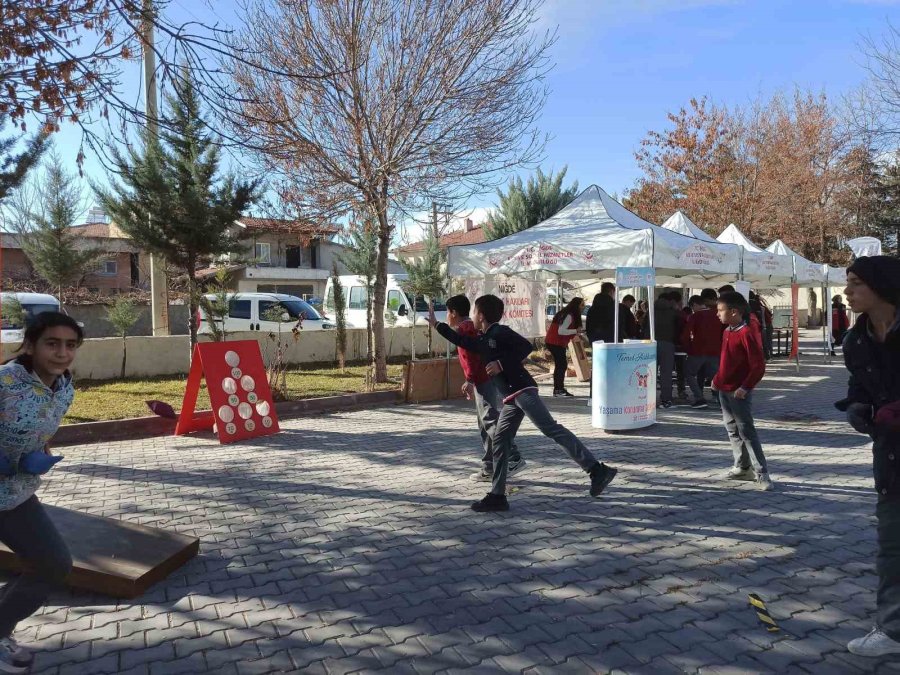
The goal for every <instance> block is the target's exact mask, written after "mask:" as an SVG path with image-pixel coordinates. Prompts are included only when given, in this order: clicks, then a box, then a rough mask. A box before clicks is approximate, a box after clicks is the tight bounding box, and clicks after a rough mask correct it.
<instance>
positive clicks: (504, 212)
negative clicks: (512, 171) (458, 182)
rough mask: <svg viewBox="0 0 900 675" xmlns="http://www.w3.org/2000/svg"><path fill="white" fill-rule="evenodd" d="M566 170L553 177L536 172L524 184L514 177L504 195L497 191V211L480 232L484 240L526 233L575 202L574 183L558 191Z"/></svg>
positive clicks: (576, 183) (564, 168)
mask: <svg viewBox="0 0 900 675" xmlns="http://www.w3.org/2000/svg"><path fill="white" fill-rule="evenodd" d="M566 170H567V169H566V167H563V169H562V171H560V172H559V173H557V174H556V175H553V174H552V173H551V174H545V173H544V172H543V171H541V170H540V169H538V170H537V172H536V174H535V175H534V176H532V177H530V178H529V179H528V183H527V184H525V183H523V182H522V179H521V178H519V177H516V178H514V179H513V180H511V181H510V182H509V186H508V188H507V190H506V194H504V193H503V192H501V191H500V190H498V191H497V196H498V197H499V198H500V207H499V208H498V209H497V210H496V211H492V212H491V215H490V218H489V222H488V223H487V225H485V228H484V230H485V231H484V234H485V237H486V238H487V239H488V240H489V241H490V240H492V239H500V238H501V237H506V236H508V235H510V234H514V233H516V232H521V231H522V230H527V229H528V228H529V227H534V226H535V225H537V224H538V223H540V222H542V221H544V220H547V218H550V217H551V216H553V215H554V214H555V213H556V212H557V211H559V210H560V209H561V208H563V207H564V206H566V205H567V204H568V203H569V202H571V201H572V200H573V199H575V195H577V194H578V182H577V181H576V182H575V183H574V184H573V185H571V186H569V187H568V188H566V189H565V190H563V188H562V182H563V179H564V178H565V177H566Z"/></svg>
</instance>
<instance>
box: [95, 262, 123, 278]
mask: <svg viewBox="0 0 900 675" xmlns="http://www.w3.org/2000/svg"><path fill="white" fill-rule="evenodd" d="M118 273H119V263H118V262H117V261H115V260H104V261H103V262H101V263H100V270H99V271H98V272H97V274H99V275H101V276H104V277H114V276H116V275H117V274H118Z"/></svg>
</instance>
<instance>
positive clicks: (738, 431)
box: [712, 292, 773, 490]
mask: <svg viewBox="0 0 900 675" xmlns="http://www.w3.org/2000/svg"><path fill="white" fill-rule="evenodd" d="M716 308H717V313H718V316H719V321H721V322H722V323H723V324H725V326H726V328H725V333H724V334H723V335H722V355H721V357H720V359H719V372H718V373H716V376H715V377H714V378H713V383H712V388H713V391H717V392H719V402H720V403H721V404H722V419H723V421H724V422H725V429H726V430H727V431H728V437H729V439H731V448H732V450H733V452H734V466H733V467H732V468H731V470H730V471H729V472H728V478H729V479H731V480H753V479H754V477H755V478H756V483H757V485H759V487H760V488H762V489H763V490H771V489H772V488H773V485H772V481H771V479H770V478H769V470H768V466H767V464H766V456H765V455H764V454H763V449H762V445H760V442H759V436H758V435H757V433H756V426H755V425H754V424H753V411H752V401H753V388H754V387H755V386H756V385H757V384H759V381H760V380H761V379H762V376H763V375H764V374H765V372H766V361H765V359H764V358H763V349H762V342H761V340H760V336H759V334H758V333H757V331H755V330H753V329H752V328H751V327H750V325H749V323H748V318H747V317H748V314H749V311H750V308H749V306H748V305H747V301H746V300H745V299H744V296H743V295H741V294H740V293H734V292H731V293H723V294H722V295H720V296H719V301H718V303H717V305H716Z"/></svg>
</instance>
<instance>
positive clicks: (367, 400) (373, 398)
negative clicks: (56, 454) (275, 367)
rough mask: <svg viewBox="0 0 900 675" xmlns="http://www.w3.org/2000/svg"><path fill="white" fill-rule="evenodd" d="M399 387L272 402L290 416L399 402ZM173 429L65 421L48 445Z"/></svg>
mask: <svg viewBox="0 0 900 675" xmlns="http://www.w3.org/2000/svg"><path fill="white" fill-rule="evenodd" d="M401 402H402V397H401V392H400V391H375V392H369V393H361V394H344V395H342V396H323V397H321V398H307V399H302V400H300V401H282V402H281V403H276V404H275V410H276V412H277V413H278V418H279V419H291V418H292V417H302V416H303V415H312V414H316V413H324V412H334V411H337V410H351V409H353V408H359V407H362V406H365V407H371V406H379V405H391V404H396V403H401ZM174 432H175V420H169V419H165V418H163V417H155V416H154V417H135V418H131V419H124V420H109V421H105V422H84V423H81V424H66V425H63V426H61V427H60V428H59V431H57V432H56V435H55V436H54V437H53V440H52V441H51V442H50V443H51V445H54V446H61V445H82V444H84V443H100V442H105V441H126V440H134V439H138V438H153V437H156V436H171V435H172V434H173V433H174Z"/></svg>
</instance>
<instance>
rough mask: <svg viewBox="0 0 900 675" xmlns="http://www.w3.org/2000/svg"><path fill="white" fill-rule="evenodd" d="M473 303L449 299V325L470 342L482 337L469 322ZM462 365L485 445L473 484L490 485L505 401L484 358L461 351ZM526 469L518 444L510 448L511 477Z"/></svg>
mask: <svg viewBox="0 0 900 675" xmlns="http://www.w3.org/2000/svg"><path fill="white" fill-rule="evenodd" d="M470 310H471V303H470V302H469V299H468V298H467V297H466V296H465V295H454V296H453V297H452V298H448V299H447V325H448V326H450V327H451V328H452V329H453V330H455V331H456V332H457V333H459V334H460V335H465V336H467V337H470V338H477V337H478V329H476V328H475V324H474V323H473V322H472V319H470V318H469V311H470ZM459 365H460V366H461V367H462V371H463V375H465V378H466V381H465V383H463V387H462V389H463V393H464V394H465V395H466V398H467V399H470V400H471V399H472V398H474V399H475V412H476V413H477V415H478V431H479V432H480V433H481V443H482V445H483V447H484V454H483V455H482V457H481V470H480V471H477V472H475V473H473V474H472V475H471V478H472V480H475V481H483V482H490V480H491V477H492V476H493V475H494V430H495V429H496V427H497V418H499V417H500V409H501V408H502V407H503V401H502V399H501V398H500V392H499V391H497V387H496V385H495V384H494V382H493V381H492V380H491V376H490V375H488V374H487V371H486V370H485V369H484V364H483V363H482V362H481V357H479V356H478V352H477V351H473V350H470V349H463V348H462V347H460V348H459ZM524 469H525V460H524V459H522V456H521V455H520V454H519V449H518V448H517V447H516V445H515V443H514V444H513V445H512V447H511V448H510V455H509V467H508V469H507V474H506V475H507V476H512V475H513V474H516V473H519V472H521V471H523V470H524Z"/></svg>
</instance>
